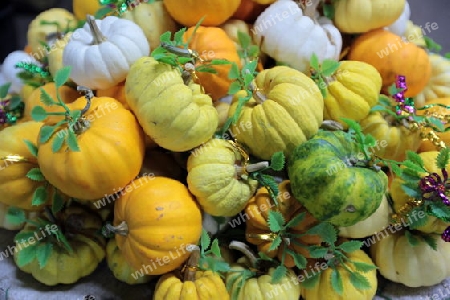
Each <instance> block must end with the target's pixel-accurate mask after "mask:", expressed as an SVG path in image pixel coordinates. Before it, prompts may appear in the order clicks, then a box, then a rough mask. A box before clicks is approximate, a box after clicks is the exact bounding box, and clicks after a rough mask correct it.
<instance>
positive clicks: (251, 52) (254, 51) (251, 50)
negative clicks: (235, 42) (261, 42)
mask: <svg viewBox="0 0 450 300" xmlns="http://www.w3.org/2000/svg"><path fill="white" fill-rule="evenodd" d="M247 52H248V57H249V58H250V59H255V58H257V57H258V56H259V52H260V49H259V47H258V46H257V45H251V46H250V47H248V50H247Z"/></svg>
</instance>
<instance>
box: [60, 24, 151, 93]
mask: <svg viewBox="0 0 450 300" xmlns="http://www.w3.org/2000/svg"><path fill="white" fill-rule="evenodd" d="M149 54H150V46H149V44H148V41H147V38H146V37H145V35H144V32H143V31H142V29H141V28H140V27H139V26H138V25H136V24H135V23H133V22H132V21H129V20H125V19H121V18H118V17H115V16H108V17H106V18H104V19H103V20H94V18H93V17H92V16H89V17H88V22H86V24H85V25H84V26H83V28H79V29H77V30H76V31H75V32H74V33H73V34H72V37H71V39H70V41H69V42H68V43H67V45H66V47H65V49H64V53H63V64H64V66H71V67H72V73H71V79H72V80H73V81H74V82H75V83H76V84H78V85H83V86H86V87H88V88H90V89H93V90H97V89H102V90H104V89H108V88H111V87H113V86H115V85H117V84H118V83H120V82H122V81H124V80H125V78H126V76H127V74H128V71H129V70H130V67H131V65H132V64H133V63H134V62H135V61H136V60H138V59H139V58H141V57H143V56H148V55H149Z"/></svg>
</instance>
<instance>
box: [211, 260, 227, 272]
mask: <svg viewBox="0 0 450 300" xmlns="http://www.w3.org/2000/svg"><path fill="white" fill-rule="evenodd" d="M210 258H211V257H210ZM210 270H211V271H212V272H214V273H225V272H228V271H230V265H229V264H228V263H227V262H225V261H214V263H213V264H212V266H211V268H210Z"/></svg>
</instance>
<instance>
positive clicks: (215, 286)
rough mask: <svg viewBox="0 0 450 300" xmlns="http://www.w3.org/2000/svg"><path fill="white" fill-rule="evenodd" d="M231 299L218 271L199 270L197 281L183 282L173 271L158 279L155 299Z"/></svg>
mask: <svg viewBox="0 0 450 300" xmlns="http://www.w3.org/2000/svg"><path fill="white" fill-rule="evenodd" d="M191 299H192V300H210V299H217V300H229V299H230V296H229V294H228V291H227V289H226V287H225V284H224V282H223V281H222V279H221V278H220V276H219V274H218V273H213V272H211V271H205V272H201V271H197V272H196V273H195V281H185V282H182V281H181V280H180V279H179V278H177V277H176V276H175V274H173V273H169V274H164V275H163V276H161V278H160V279H159V280H158V283H157V284H156V288H155V294H154V296H153V300H191Z"/></svg>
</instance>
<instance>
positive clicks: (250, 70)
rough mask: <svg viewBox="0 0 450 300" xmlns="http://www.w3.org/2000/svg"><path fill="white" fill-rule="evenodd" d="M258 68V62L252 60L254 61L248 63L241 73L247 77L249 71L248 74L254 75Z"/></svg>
mask: <svg viewBox="0 0 450 300" xmlns="http://www.w3.org/2000/svg"><path fill="white" fill-rule="evenodd" d="M256 67H258V61H257V60H252V61H250V62H248V63H247V64H245V66H244V67H243V68H242V71H241V73H242V74H243V75H246V74H247V70H248V73H250V74H252V75H253V74H255V72H256Z"/></svg>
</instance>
